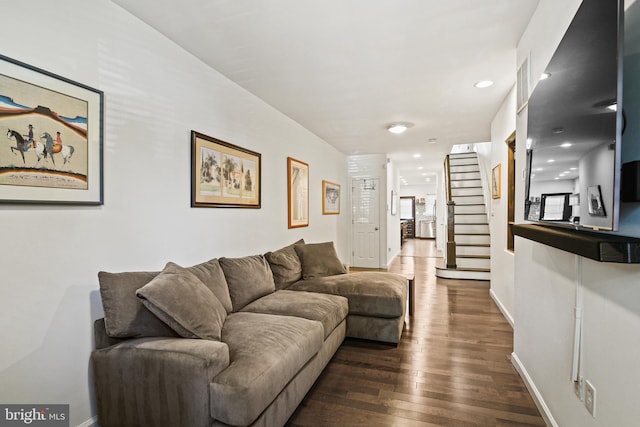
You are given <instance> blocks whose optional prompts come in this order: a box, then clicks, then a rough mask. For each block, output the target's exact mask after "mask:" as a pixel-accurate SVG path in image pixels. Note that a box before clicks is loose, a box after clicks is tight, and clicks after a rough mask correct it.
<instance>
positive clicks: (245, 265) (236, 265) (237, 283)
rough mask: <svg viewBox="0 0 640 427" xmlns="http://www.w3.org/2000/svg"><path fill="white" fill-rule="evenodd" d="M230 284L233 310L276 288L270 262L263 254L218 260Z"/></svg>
mask: <svg viewBox="0 0 640 427" xmlns="http://www.w3.org/2000/svg"><path fill="white" fill-rule="evenodd" d="M218 261H219V262H220V266H221V267H222V271H224V276H225V278H226V279H227V285H229V294H230V295H231V304H232V305H233V311H238V310H240V309H241V308H242V307H244V306H245V305H247V304H249V303H250V302H251V301H254V300H256V299H258V298H260V297H262V296H265V295H267V294H270V293H272V292H274V291H275V290H276V286H275V283H274V282H273V274H272V273H271V268H270V267H269V263H267V260H266V259H265V258H264V256H262V255H253V256H247V257H243V258H220V259H219V260H218Z"/></svg>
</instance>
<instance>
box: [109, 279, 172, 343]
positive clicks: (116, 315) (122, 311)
mask: <svg viewBox="0 0 640 427" xmlns="http://www.w3.org/2000/svg"><path fill="white" fill-rule="evenodd" d="M157 275H158V272H157V271H135V272H124V273H108V272H105V271H101V272H99V273H98V281H99V283H100V296H101V297H102V307H103V309H104V323H105V328H106V330H107V335H109V336H110V337H113V338H142V337H176V336H178V335H177V334H176V333H175V332H174V331H173V329H171V328H170V327H168V326H167V325H166V324H165V323H164V322H162V321H161V320H160V319H158V318H157V317H156V316H154V315H153V313H151V312H150V311H149V310H147V309H146V308H145V307H144V305H142V301H140V299H138V298H137V297H136V291H137V290H138V289H140V288H141V287H143V286H144V285H146V284H147V283H149V281H151V280H152V279H153V278H154V277H156V276H157Z"/></svg>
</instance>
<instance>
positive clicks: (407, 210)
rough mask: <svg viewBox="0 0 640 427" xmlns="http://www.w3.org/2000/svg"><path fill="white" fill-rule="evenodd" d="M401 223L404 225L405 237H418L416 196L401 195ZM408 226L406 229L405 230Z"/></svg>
mask: <svg viewBox="0 0 640 427" xmlns="http://www.w3.org/2000/svg"><path fill="white" fill-rule="evenodd" d="M400 225H401V226H402V227H403V233H405V236H404V237H405V238H407V239H413V238H415V237H416V198H415V196H402V197H400ZM405 228H406V231H404V230H405Z"/></svg>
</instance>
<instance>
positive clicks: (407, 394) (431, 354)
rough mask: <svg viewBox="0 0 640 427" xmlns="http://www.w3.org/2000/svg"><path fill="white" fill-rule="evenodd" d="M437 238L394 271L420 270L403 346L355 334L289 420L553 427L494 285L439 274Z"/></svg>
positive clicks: (412, 248)
mask: <svg viewBox="0 0 640 427" xmlns="http://www.w3.org/2000/svg"><path fill="white" fill-rule="evenodd" d="M435 256H436V253H435V248H434V242H433V241H432V240H408V241H407V242H406V243H405V244H404V246H403V248H402V254H401V256H400V257H398V258H397V259H396V260H395V261H394V263H393V265H392V267H391V268H390V271H394V272H406V273H411V272H413V273H415V276H416V297H415V313H414V315H413V316H411V317H409V318H408V320H407V323H406V324H405V330H404V332H403V334H402V340H401V342H400V343H399V345H398V346H397V347H396V346H393V345H387V344H381V343H376V342H370V341H363V340H355V339H346V340H345V342H344V343H343V344H342V346H341V347H340V349H339V350H338V351H337V353H336V354H335V356H334V357H333V359H332V360H331V361H330V362H329V365H328V366H327V367H326V368H325V370H324V372H323V373H322V374H321V376H320V378H318V380H317V381H316V384H315V385H314V386H313V388H312V389H311V390H310V391H309V393H308V394H307V396H306V397H305V399H304V401H303V402H302V403H301V405H300V406H299V407H298V409H297V410H296V412H295V413H294V414H293V416H292V417H291V418H290V420H289V422H288V424H287V425H288V426H290V427H296V426H314V427H315V426H544V425H545V424H544V421H543V419H542V418H541V417H540V414H539V412H538V410H537V409H536V406H535V404H534V403H533V400H532V399H531V396H530V395H529V393H528V391H527V389H526V387H525V385H524V383H523V382H522V380H521V379H520V377H519V376H518V374H517V373H516V371H515V369H514V368H513V366H512V365H511V362H510V360H509V356H510V354H511V351H512V348H513V333H512V329H511V327H510V325H509V324H508V323H507V321H506V320H505V319H504V317H503V316H502V314H501V313H500V310H499V309H498V307H497V306H496V305H495V303H494V302H493V300H492V299H491V297H490V296H489V283H488V282H482V281H469V280H447V279H439V278H436V277H435V264H436V262H438V261H440V262H441V260H439V259H437V258H435Z"/></svg>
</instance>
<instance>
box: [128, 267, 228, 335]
mask: <svg viewBox="0 0 640 427" xmlns="http://www.w3.org/2000/svg"><path fill="white" fill-rule="evenodd" d="M136 295H137V296H138V298H140V299H142V303H143V304H144V306H145V307H147V308H148V309H149V311H151V312H152V313H153V314H155V315H156V317H158V318H159V319H160V320H162V321H163V322H164V323H166V324H167V325H169V326H170V327H171V329H173V330H174V331H176V332H177V333H178V335H180V336H181V337H184V338H201V339H208V340H213V341H219V340H220V336H221V331H222V324H223V323H224V319H225V318H226V317H227V311H226V310H225V308H224V307H223V306H222V303H221V302H220V301H219V300H218V298H217V297H216V296H215V295H214V294H213V292H212V291H211V290H210V289H209V288H207V287H206V286H205V284H204V283H202V281H201V280H200V279H198V278H197V277H196V276H195V275H194V274H193V273H191V272H189V271H188V270H187V269H185V268H182V267H180V266H179V265H177V264H174V263H172V262H170V263H168V264H167V265H166V267H165V268H164V270H162V272H160V274H158V275H157V276H156V277H154V278H153V279H152V280H151V281H150V282H149V283H147V284H146V285H144V286H143V287H142V288H140V289H138V290H137V291H136Z"/></svg>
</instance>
